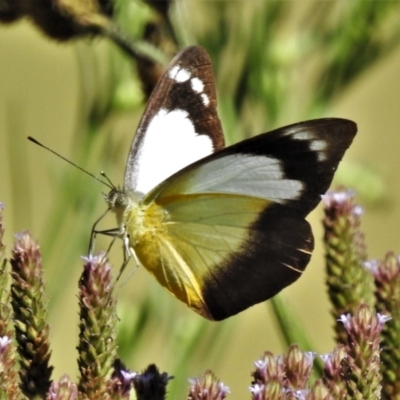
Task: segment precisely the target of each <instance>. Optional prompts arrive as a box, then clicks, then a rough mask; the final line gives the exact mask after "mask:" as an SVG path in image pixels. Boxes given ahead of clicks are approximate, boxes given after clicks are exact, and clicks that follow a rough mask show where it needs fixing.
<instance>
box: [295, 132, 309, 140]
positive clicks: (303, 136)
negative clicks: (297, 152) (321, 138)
mask: <svg viewBox="0 0 400 400" xmlns="http://www.w3.org/2000/svg"><path fill="white" fill-rule="evenodd" d="M292 138H293V139H296V140H312V139H313V138H314V135H313V134H312V133H310V132H307V131H302V132H297V133H294V134H293V135H292Z"/></svg>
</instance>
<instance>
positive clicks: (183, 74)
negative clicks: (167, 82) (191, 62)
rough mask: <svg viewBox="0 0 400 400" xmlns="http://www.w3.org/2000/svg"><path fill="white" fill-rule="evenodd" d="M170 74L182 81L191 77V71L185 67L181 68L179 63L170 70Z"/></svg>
mask: <svg viewBox="0 0 400 400" xmlns="http://www.w3.org/2000/svg"><path fill="white" fill-rule="evenodd" d="M168 76H169V78H171V79H173V80H174V81H176V82H179V83H182V82H186V81H187V80H188V79H190V72H189V71H188V70H186V69H185V68H180V67H179V65H175V66H174V67H173V68H171V70H170V71H169V73H168Z"/></svg>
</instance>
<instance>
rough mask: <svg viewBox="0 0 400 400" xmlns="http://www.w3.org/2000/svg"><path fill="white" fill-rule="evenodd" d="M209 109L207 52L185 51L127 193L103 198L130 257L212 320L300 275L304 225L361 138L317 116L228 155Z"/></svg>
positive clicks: (135, 146) (144, 139)
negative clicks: (112, 214) (113, 217)
mask: <svg viewBox="0 0 400 400" xmlns="http://www.w3.org/2000/svg"><path fill="white" fill-rule="evenodd" d="M216 107H217V101H216V90H215V83H214V76H213V71H212V66H211V61H210V58H209V56H208V54H207V52H206V51H205V49H203V48H202V47H200V46H192V47H188V48H186V49H184V50H183V51H181V52H180V53H179V54H178V55H177V56H176V57H175V58H174V59H173V60H172V62H171V63H170V65H169V66H168V67H167V69H166V71H165V73H164V75H163V76H162V77H161V79H160V81H159V82H158V84H157V86H156V87H155V89H154V91H153V93H152V95H151V97H150V99H149V102H148V104H147V107H146V109H145V112H144V114H143V116H142V119H141V121H140V123H139V127H138V129H137V132H136V135H135V137H134V139H133V142H132V145H131V147H130V150H129V155H128V160H127V164H126V170H125V178H124V184H123V188H121V189H118V188H113V189H112V190H111V191H110V193H109V194H108V195H106V201H107V203H108V209H109V210H111V211H113V212H115V214H116V217H117V222H118V228H117V230H116V231H114V234H115V235H116V236H118V237H121V238H122V239H123V241H124V243H125V248H126V251H127V252H128V257H131V256H133V257H134V258H135V259H136V260H137V262H138V263H139V264H141V265H142V266H144V267H145V268H146V269H147V270H148V271H149V272H150V273H151V274H152V275H153V276H154V277H155V278H156V279H157V281H158V282H159V283H160V284H161V285H162V286H163V287H164V288H165V289H167V290H168V291H169V292H170V293H172V294H173V295H174V296H175V297H176V298H177V299H179V300H181V301H182V302H184V303H185V304H187V305H188V306H189V307H190V308H191V309H192V310H194V311H195V312H197V313H198V314H200V315H201V316H203V317H205V318H207V319H210V320H222V319H225V318H228V317H230V316H232V315H235V314H237V313H239V312H241V311H243V310H245V309H246V308H248V307H250V306H253V305H255V304H257V303H260V302H263V301H265V300H267V299H269V298H271V297H272V296H274V295H275V294H277V293H278V292H279V291H281V290H282V289H283V288H285V287H286V286H288V285H290V284H291V283H293V282H294V281H296V280H297V279H298V278H299V277H300V276H301V274H302V272H303V271H304V269H305V268H306V266H307V264H308V262H309V260H310V257H311V253H312V251H313V247H314V239H313V234H312V231H311V227H310V225H309V223H308V222H307V221H306V220H305V217H306V216H307V215H308V214H309V213H310V212H311V211H312V210H313V209H314V208H315V207H316V206H317V204H318V203H319V201H320V198H321V195H322V194H324V193H325V192H326V190H327V189H328V187H329V185H330V184H331V181H332V179H333V175H334V173H335V171H336V169H337V167H338V164H339V162H340V160H341V159H342V157H343V155H344V153H345V151H346V149H347V148H348V147H349V146H350V144H351V142H352V140H353V138H354V136H355V134H356V131H357V127H356V124H355V123H354V122H352V121H349V120H345V119H339V118H325V119H316V120H311V121H305V122H300V123H297V124H294V125H289V126H286V127H284V128H280V129H276V130H273V131H271V132H269V133H264V134H261V135H258V136H255V137H253V138H250V139H247V140H243V141H241V142H239V143H237V144H234V145H232V146H229V147H226V148H225V146H224V135H223V132H222V127H221V123H220V120H219V118H218V114H217V109H216ZM95 233H100V232H95Z"/></svg>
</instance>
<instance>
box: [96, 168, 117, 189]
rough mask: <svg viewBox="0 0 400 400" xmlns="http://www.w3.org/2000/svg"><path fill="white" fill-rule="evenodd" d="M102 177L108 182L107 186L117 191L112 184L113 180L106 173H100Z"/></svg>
mask: <svg viewBox="0 0 400 400" xmlns="http://www.w3.org/2000/svg"><path fill="white" fill-rule="evenodd" d="M100 175H101V176H102V177H103V178H104V179H105V180H106V181H107V182H108V185H107V186H109V187H110V188H111V189H116V187H115V185H114V184H113V183H112V182H111V179H110V178H109V177H108V176H107V174H106V173H105V172H104V171H100Z"/></svg>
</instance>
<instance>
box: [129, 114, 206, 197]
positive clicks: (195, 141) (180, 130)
mask: <svg viewBox="0 0 400 400" xmlns="http://www.w3.org/2000/svg"><path fill="white" fill-rule="evenodd" d="M212 152H213V143H212V141H211V138H210V137H209V136H207V135H199V134H198V133H196V131H195V127H194V125H193V123H192V121H191V120H190V118H189V114H188V113H187V112H186V111H184V110H174V111H170V112H168V111H167V110H165V109H161V110H160V111H159V112H158V113H157V114H156V115H155V116H154V117H153V119H152V120H151V122H150V123H149V126H148V129H147V131H146V133H145V135H144V138H143V142H142V145H141V146H140V149H139V152H138V155H137V157H136V160H135V164H136V166H137V170H138V174H137V176H136V177H135V178H136V182H134V185H133V186H134V190H135V192H139V193H148V192H149V191H150V190H151V189H153V188H154V187H155V186H157V185H158V184H159V183H161V182H162V181H164V180H165V179H167V178H168V177H169V176H171V175H172V174H174V173H175V172H177V171H179V170H181V169H182V168H184V167H186V166H187V165H189V164H191V163H193V162H195V161H197V160H199V159H200V158H203V157H205V156H207V155H209V154H211V153H212Z"/></svg>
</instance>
